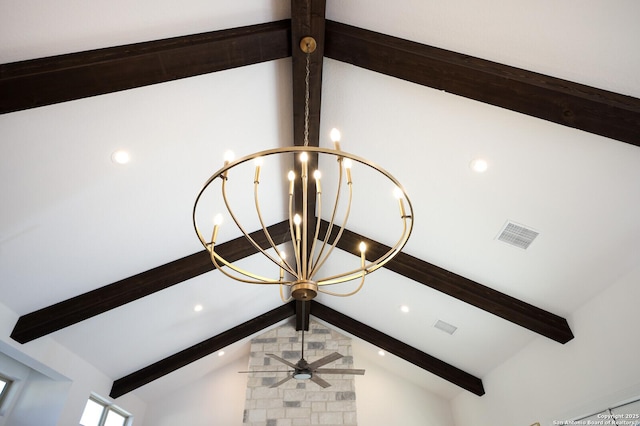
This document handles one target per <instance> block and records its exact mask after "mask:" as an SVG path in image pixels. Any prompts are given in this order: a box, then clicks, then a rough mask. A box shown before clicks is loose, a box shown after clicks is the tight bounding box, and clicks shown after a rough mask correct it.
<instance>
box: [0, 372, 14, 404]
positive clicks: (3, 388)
mask: <svg viewBox="0 0 640 426" xmlns="http://www.w3.org/2000/svg"><path fill="white" fill-rule="evenodd" d="M12 383H13V380H11V379H9V378H8V377H5V376H3V375H1V374H0V407H2V403H3V402H4V400H5V398H6V396H7V394H8V393H9V388H10V387H11V384H12Z"/></svg>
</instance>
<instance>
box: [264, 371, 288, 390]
mask: <svg viewBox="0 0 640 426" xmlns="http://www.w3.org/2000/svg"><path fill="white" fill-rule="evenodd" d="M291 379H293V375H291V374H290V375H288V376H287V377H285V378H284V379H282V380H280V381H279V382H278V383H274V384H272V385H271V386H269V387H270V388H277V387H278V386H280V385H281V384H283V383H286V382H288V381H289V380H291Z"/></svg>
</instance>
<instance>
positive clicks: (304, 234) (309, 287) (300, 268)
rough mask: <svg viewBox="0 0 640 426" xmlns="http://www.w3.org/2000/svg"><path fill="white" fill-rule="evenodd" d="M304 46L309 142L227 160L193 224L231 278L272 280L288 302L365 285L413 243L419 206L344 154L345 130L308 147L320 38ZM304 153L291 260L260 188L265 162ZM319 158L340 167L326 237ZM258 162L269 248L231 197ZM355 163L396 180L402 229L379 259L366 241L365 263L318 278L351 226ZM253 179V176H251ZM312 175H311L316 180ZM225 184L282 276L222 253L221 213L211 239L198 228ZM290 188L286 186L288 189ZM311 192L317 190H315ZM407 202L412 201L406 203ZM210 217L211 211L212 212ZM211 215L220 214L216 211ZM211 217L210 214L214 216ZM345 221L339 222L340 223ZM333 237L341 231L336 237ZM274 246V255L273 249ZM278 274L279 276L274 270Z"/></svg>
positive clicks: (293, 184) (294, 186)
mask: <svg viewBox="0 0 640 426" xmlns="http://www.w3.org/2000/svg"><path fill="white" fill-rule="evenodd" d="M300 47H301V49H302V50H303V51H304V52H305V53H306V54H307V66H306V79H305V83H306V85H305V88H306V92H305V123H304V124H305V130H304V146H290V147H285V148H275V149H269V150H265V151H260V152H256V153H253V154H250V155H247V156H245V157H243V158H240V159H238V160H235V161H231V160H226V161H225V164H224V166H223V167H222V168H221V169H219V170H217V171H216V172H215V173H214V174H213V175H212V176H211V177H210V178H209V179H208V180H207V181H206V182H205V184H204V186H203V187H202V189H201V190H200V192H199V193H198V196H197V197H196V201H195V204H194V207H193V226H194V228H195V231H196V234H197V236H198V239H199V240H200V242H201V244H202V245H203V246H204V248H205V249H206V250H207V251H208V252H209V254H210V257H211V261H212V262H213V264H214V266H215V267H216V268H217V269H218V270H219V271H220V272H222V273H223V274H225V275H226V276H228V277H230V278H232V279H234V280H236V281H240V282H244V283H249V284H270V285H279V286H280V296H281V298H282V300H283V301H289V300H291V299H296V300H301V301H307V300H311V299H313V298H314V297H316V295H317V294H318V292H321V293H326V294H330V295H334V296H351V295H353V294H355V293H357V292H358V291H360V289H362V287H363V285H364V281H365V276H366V275H367V274H369V273H371V272H374V271H375V270H377V269H379V268H381V267H382V266H384V265H385V264H386V263H387V262H389V261H390V260H391V259H393V258H394V257H395V256H396V255H397V254H398V253H400V251H401V250H402V248H403V247H404V246H405V244H406V243H407V240H408V239H409V236H410V235H411V231H412V229H413V207H412V204H411V201H410V200H409V198H408V196H407V194H406V191H405V190H404V188H403V186H402V185H401V184H400V182H399V181H398V180H397V179H396V178H394V177H393V176H392V175H391V174H390V173H389V172H387V171H386V170H384V169H383V168H381V167H379V166H378V165H376V164H375V163H373V162H371V161H368V160H366V159H364V158H361V157H358V156H356V155H353V154H350V153H347V152H344V151H342V150H341V149H340V144H339V139H340V137H339V132H337V133H336V132H332V139H333V141H334V144H335V149H329V148H321V147H314V146H308V122H309V61H310V59H309V58H310V54H311V53H312V52H313V51H314V50H315V41H314V40H313V39H312V38H310V37H305V38H303V40H302V41H301V42H300ZM291 154H294V155H298V159H299V167H300V173H299V175H296V173H295V172H294V171H293V170H291V171H289V173H288V175H287V179H288V181H289V183H288V187H289V189H288V197H289V201H288V206H289V208H288V216H289V217H288V222H289V233H290V241H291V243H292V249H293V259H292V261H290V260H289V259H288V258H287V256H286V254H285V253H284V252H282V251H279V250H278V245H277V244H276V242H275V241H274V240H273V238H272V236H271V234H270V233H269V231H268V229H267V226H266V225H265V223H264V220H263V215H262V211H261V208H260V202H259V196H258V194H259V191H258V189H259V186H260V172H261V168H262V164H263V163H262V160H263V159H264V158H265V157H269V156H285V155H289V156H290V155H291ZM310 155H313V156H317V157H318V164H319V163H320V161H319V160H320V157H322V156H329V157H334V159H335V161H336V163H337V167H338V183H337V188H336V195H335V201H334V204H333V207H332V208H331V209H330V211H331V215H330V219H329V221H328V229H327V230H326V232H325V234H324V235H320V223H321V219H322V218H321V217H319V216H321V213H322V185H321V173H320V171H319V170H316V171H314V173H313V174H312V176H309V156H310ZM252 160H253V161H255V170H254V173H253V176H252V177H253V184H254V191H253V192H254V196H253V198H254V200H255V201H254V203H255V210H256V214H257V217H258V219H259V221H260V225H261V227H262V231H263V233H264V235H265V237H266V239H267V241H268V243H269V248H267V249H266V250H265V249H263V248H262V247H261V246H260V245H259V244H258V243H257V242H256V241H255V240H254V239H253V238H252V237H251V236H250V235H249V233H248V232H247V231H246V229H245V228H244V226H243V225H242V223H241V222H240V220H239V219H238V217H237V215H236V214H235V213H234V211H233V209H232V208H231V206H230V203H229V200H228V195H227V182H228V181H229V179H230V176H231V175H232V174H233V172H234V169H236V167H238V166H239V165H241V164H244V163H246V162H249V161H252ZM354 162H357V163H360V164H363V165H365V166H367V167H370V168H371V169H373V170H375V171H376V172H378V173H379V174H381V175H383V176H384V177H385V178H386V179H388V180H389V181H390V182H391V183H393V185H394V187H395V190H394V195H395V196H396V198H397V199H398V206H399V213H400V220H401V222H402V232H401V234H400V236H399V238H398V239H397V241H396V242H395V244H394V245H393V246H392V247H390V248H389V249H388V250H387V251H386V252H385V253H383V254H382V255H381V256H379V257H378V258H376V259H373V260H367V257H366V251H367V247H366V244H365V243H364V242H361V243H360V245H359V248H358V250H359V252H360V265H359V267H356V268H352V269H349V270H347V271H344V272H340V273H337V274H333V275H330V276H324V277H321V278H318V277H317V274H318V273H319V272H320V270H321V268H322V266H323V265H324V264H325V263H326V262H327V260H328V259H329V257H330V255H331V254H332V252H333V250H334V249H335V248H336V246H337V244H338V241H339V240H340V238H341V237H342V234H343V231H344V229H345V226H346V223H347V220H348V218H349V214H350V211H351V202H352V198H353V179H352V171H351V168H352V165H353V163H354ZM249 178H250V177H249ZM310 178H311V179H310ZM218 180H219V181H220V183H221V198H222V200H223V201H224V205H225V207H226V210H227V212H228V214H229V215H230V216H231V218H232V219H233V221H234V222H235V224H236V226H237V227H238V229H239V230H240V231H241V232H242V234H243V236H244V237H245V238H246V239H247V240H248V241H249V242H250V243H251V245H252V246H253V247H254V248H255V249H256V250H257V251H258V252H259V253H261V254H262V255H263V256H265V257H266V258H268V259H269V260H270V261H271V262H272V263H273V264H274V265H275V266H276V267H277V269H278V271H279V273H278V274H277V277H278V278H271V277H268V276H264V275H263V274H260V273H256V272H252V271H248V270H245V269H243V268H240V267H239V266H238V265H236V264H234V262H230V261H227V260H226V259H224V258H223V257H222V256H221V255H220V254H219V253H218V252H216V249H215V246H216V239H217V236H218V231H219V229H220V226H221V219H220V217H221V216H219V215H218V216H216V218H215V219H214V225H213V231H212V233H211V238H210V239H207V238H205V236H204V234H203V232H202V231H201V228H200V227H199V226H198V222H197V219H196V216H197V212H198V210H199V206H200V204H201V201H202V200H203V195H204V194H205V192H206V191H207V189H208V188H209V187H210V186H211V185H212V184H213V183H214V182H216V181H218ZM310 180H313V181H314V188H312V189H310V188H309V186H310V185H309V181H310ZM345 183H346V186H347V188H348V195H347V196H348V201H347V205H346V209H345V211H344V212H342V214H343V218H342V220H341V221H339V220H338V219H339V218H337V217H336V216H337V213H338V208H337V207H338V203H339V200H340V196H341V188H342V187H343V185H344V184H345ZM283 189H284V188H283ZM310 190H311V191H312V194H310ZM297 196H300V197H302V203H301V209H302V211H300V212H295V211H294V198H295V197H297ZM310 197H315V199H314V200H311V201H315V203H311V205H312V206H316V210H317V211H316V212H313V213H314V216H313V218H312V221H313V222H315V224H314V223H309V222H310V221H309V218H310V215H309V211H308V207H309V205H310ZM405 202H406V205H405ZM207 216H209V215H207ZM210 216H214V215H213V214H212V215H210ZM210 216H209V217H210ZM338 223H339V224H338ZM334 227H338V230H337V233H334V232H333V230H334ZM332 235H335V236H334V237H333V238H332ZM270 249H273V253H270V252H269V251H268V250H270ZM274 275H276V274H274ZM354 280H360V283H359V284H358V285H357V287H356V288H355V289H354V290H352V291H347V292H335V291H330V290H328V288H327V286H333V285H337V284H341V283H346V282H349V281H354ZM286 289H288V290H289V295H288V296H287V295H285V293H286V291H285V290H286Z"/></svg>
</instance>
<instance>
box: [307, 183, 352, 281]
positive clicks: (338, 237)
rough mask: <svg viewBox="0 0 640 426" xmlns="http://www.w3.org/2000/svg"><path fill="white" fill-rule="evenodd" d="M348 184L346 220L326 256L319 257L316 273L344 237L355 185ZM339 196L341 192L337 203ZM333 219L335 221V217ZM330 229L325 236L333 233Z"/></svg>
mask: <svg viewBox="0 0 640 426" xmlns="http://www.w3.org/2000/svg"><path fill="white" fill-rule="evenodd" d="M347 185H348V186H349V202H348V203H347V209H346V211H345V214H344V220H343V221H342V224H341V225H340V229H339V230H338V234H337V235H336V238H335V239H334V240H333V243H331V246H330V247H329V250H328V251H327V253H326V254H325V256H324V257H323V258H322V259H320V258H319V259H318V264H317V265H316V269H315V270H314V274H315V272H317V271H318V270H319V269H320V268H321V267H322V265H324V263H325V262H326V261H327V259H328V258H329V256H331V253H332V252H333V249H335V248H336V245H338V241H340V238H341V237H342V233H343V232H344V228H345V226H347V220H348V219H349V214H350V213H351V201H352V199H353V185H352V184H351V182H350V181H349V182H347ZM338 197H339V194H338V195H336V205H337V204H338ZM334 213H335V212H334ZM331 219H332V221H333V217H332V218H331ZM330 225H331V224H330ZM330 231H331V229H327V235H326V236H325V238H327V237H328V236H329V235H330V234H331V232H330Z"/></svg>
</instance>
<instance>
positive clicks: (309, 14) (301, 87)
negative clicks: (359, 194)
mask: <svg viewBox="0 0 640 426" xmlns="http://www.w3.org/2000/svg"><path fill="white" fill-rule="evenodd" d="M325 9H326V2H325V0H313V1H312V0H291V58H292V66H293V134H294V142H295V145H300V146H301V145H304V130H305V128H304V111H305V92H306V89H305V87H306V85H305V76H306V66H307V54H306V53H305V52H303V51H302V50H301V48H300V42H301V40H302V39H303V38H304V37H307V36H310V37H313V38H314V40H315V41H316V49H315V51H314V52H313V53H311V54H310V55H309V71H310V78H309V145H311V146H318V144H319V140H320V139H319V134H320V133H319V132H320V101H321V93H322V59H323V56H324V43H325V42H324V38H325V35H324V34H325V29H324V27H325V25H324V23H325V19H324V15H325ZM311 170H313V169H311Z"/></svg>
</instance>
